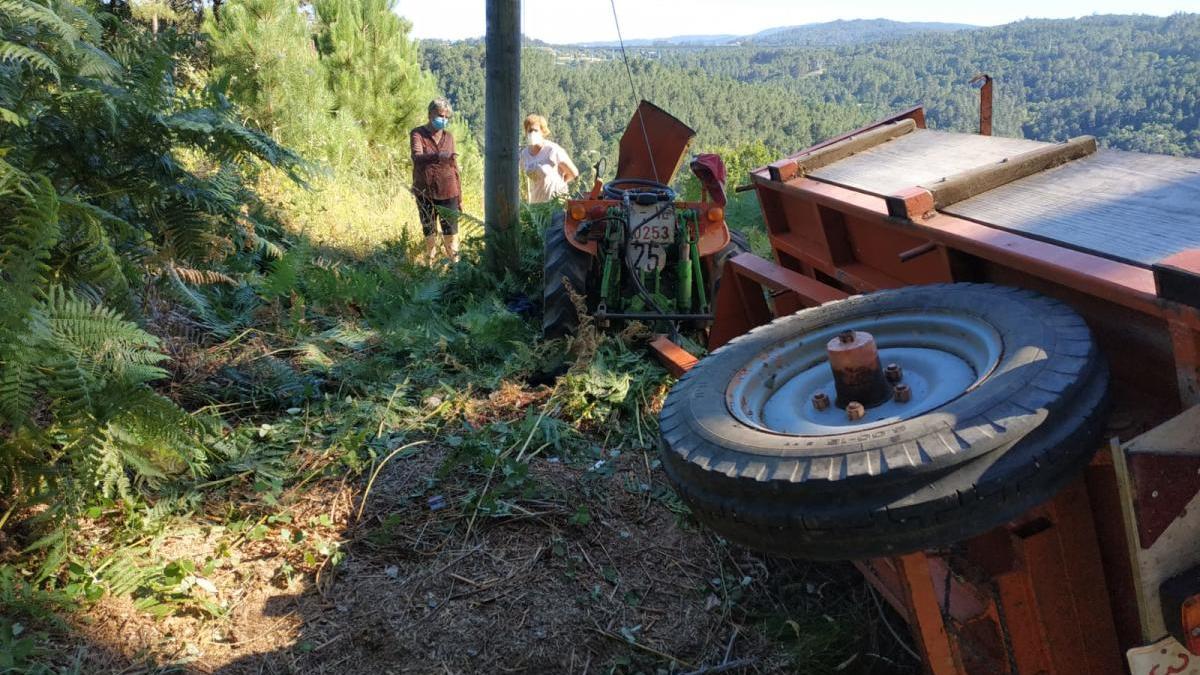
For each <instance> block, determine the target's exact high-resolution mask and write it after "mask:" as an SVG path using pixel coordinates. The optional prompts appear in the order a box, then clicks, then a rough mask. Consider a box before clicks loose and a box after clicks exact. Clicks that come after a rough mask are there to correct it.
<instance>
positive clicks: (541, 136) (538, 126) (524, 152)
mask: <svg viewBox="0 0 1200 675" xmlns="http://www.w3.org/2000/svg"><path fill="white" fill-rule="evenodd" d="M549 136H550V128H549V127H548V126H547V124H546V118H545V117H542V116H541V115H530V116H528V117H526V118H525V138H526V140H528V141H529V145H527V146H525V147H524V148H522V149H521V154H520V158H519V160H518V161H520V162H521V170H522V171H524V172H525V176H526V178H528V180H527V181H526V184H527V186H528V193H527V200H528V201H529V203H530V204H540V203H542V202H548V201H550V200H551V199H554V198H556V197H559V196H561V195H565V194H567V191H568V188H567V183H569V182H571V181H572V180H574V179H575V178H576V177H577V176H578V175H579V169H577V168H575V163H574V162H572V161H571V158H570V157H569V156H568V155H567V151H566V150H563V149H562V146H560V145H559V144H557V143H555V142H553V141H551V140H550V139H549Z"/></svg>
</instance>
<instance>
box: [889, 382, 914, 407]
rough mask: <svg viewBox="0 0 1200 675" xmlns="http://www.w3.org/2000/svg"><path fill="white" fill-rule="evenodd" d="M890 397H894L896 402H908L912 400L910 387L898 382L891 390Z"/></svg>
mask: <svg viewBox="0 0 1200 675" xmlns="http://www.w3.org/2000/svg"><path fill="white" fill-rule="evenodd" d="M892 398H895V399H896V403H908V402H909V401H911V400H912V389H909V388H908V385H907V384H898V385H896V388H895V389H893V390H892Z"/></svg>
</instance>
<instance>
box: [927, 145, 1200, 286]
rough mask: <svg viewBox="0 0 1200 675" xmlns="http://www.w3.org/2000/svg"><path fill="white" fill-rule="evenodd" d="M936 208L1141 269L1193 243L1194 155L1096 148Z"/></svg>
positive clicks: (1196, 217) (1197, 174)
mask: <svg viewBox="0 0 1200 675" xmlns="http://www.w3.org/2000/svg"><path fill="white" fill-rule="evenodd" d="M943 213H948V214H952V215H955V216H961V217H964V218H969V219H971V220H973V221H975V222H979V223H984V224H986V225H990V226H992V227H997V228H1001V229H1004V230H1008V231H1010V232H1015V233H1018V234H1021V235H1024V236H1027V237H1033V238H1035V239H1040V240H1042V241H1047V242H1050V243H1053V244H1056V245H1059V246H1065V247H1068V248H1072V249H1075V250H1078V251H1086V252H1088V253H1092V254H1095V255H1101V256H1104V257H1106V258H1109V259H1111V260H1118V261H1121V262H1125V263H1129V264H1134V265H1138V266H1140V267H1144V268H1149V267H1150V266H1152V265H1153V264H1154V263H1157V262H1159V261H1161V260H1163V259H1165V258H1168V257H1170V256H1171V255H1174V254H1176V253H1179V252H1181V251H1186V250H1188V249H1193V248H1200V159H1193V158H1187V157H1167V156H1164V155H1147V154H1141V153H1135V152H1123V151H1119V150H1100V151H1099V152H1097V153H1096V154H1094V155H1091V156H1089V157H1084V158H1082V159H1079V160H1076V161H1073V162H1068V163H1066V164H1063V165H1062V166H1059V167H1056V168H1053V169H1049V170H1047V171H1043V172H1041V173H1038V174H1034V175H1032V176H1028V177H1026V178H1022V179H1020V180H1017V181H1014V182H1012V183H1009V184H1007V185H1003V186H1000V187H998V188H996V189H994V190H991V191H989V192H985V193H983V194H981V195H978V196H976V197H972V198H971V199H968V200H966V201H963V202H959V203H957V204H953V205H951V206H950V207H947V208H946V209H945V210H944V211H943Z"/></svg>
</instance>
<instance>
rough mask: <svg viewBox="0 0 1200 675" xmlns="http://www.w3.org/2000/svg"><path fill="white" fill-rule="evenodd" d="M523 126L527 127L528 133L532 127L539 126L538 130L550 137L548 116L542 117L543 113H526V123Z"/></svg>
mask: <svg viewBox="0 0 1200 675" xmlns="http://www.w3.org/2000/svg"><path fill="white" fill-rule="evenodd" d="M522 127H523V128H524V129H525V132H526V133H528V132H529V130H530V129H531V128H533V127H537V129H538V131H541V132H542V135H543V136H545V137H546V138H550V125H548V124H546V118H545V117H542V116H541V115H537V114H534V115H526V116H525V123H524V124H523V125H522Z"/></svg>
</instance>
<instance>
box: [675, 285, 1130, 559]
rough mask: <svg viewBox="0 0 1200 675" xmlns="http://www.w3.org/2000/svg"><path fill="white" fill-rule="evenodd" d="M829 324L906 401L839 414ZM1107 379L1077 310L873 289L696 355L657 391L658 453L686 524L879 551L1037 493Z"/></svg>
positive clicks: (789, 545) (980, 295) (926, 543)
mask: <svg viewBox="0 0 1200 675" xmlns="http://www.w3.org/2000/svg"><path fill="white" fill-rule="evenodd" d="M846 330H857V331H866V332H868V333H871V334H872V335H873V336H874V340H875V344H876V345H877V347H878V352H879V358H880V359H881V360H882V362H883V363H890V362H895V363H898V364H899V365H900V366H901V373H902V374H901V382H900V383H902V384H905V385H907V386H908V393H909V395H910V398H909V399H908V400H906V401H904V402H900V400H898V398H892V397H888V398H886V399H885V401H884V402H883V403H881V404H879V405H877V406H876V407H873V408H867V409H866V410H865V415H864V416H863V417H861V418H860V419H856V420H853V421H852V420H850V419H849V417H850V416H849V415H848V414H847V412H846V410H845V409H843V408H839V407H838V406H837V405H834V404H832V401H834V400H835V397H836V391H835V386H834V382H833V374H832V372H831V370H830V366H829V361H828V358H827V355H826V346H827V344H828V343H829V341H830V340H831V339H833V338H835V337H836V336H838V335H839V334H842V333H844V331H846ZM1107 386H1108V368H1107V365H1106V363H1105V362H1104V360H1103V358H1102V357H1101V356H1100V354H1099V353H1098V351H1097V349H1096V346H1095V344H1094V343H1093V341H1092V337H1091V333H1090V332H1089V331H1088V328H1087V326H1086V325H1085V324H1084V323H1083V320H1082V319H1080V318H1079V316H1078V315H1076V314H1075V313H1074V312H1073V311H1071V310H1070V309H1069V308H1067V307H1066V306H1065V305H1063V304H1061V303H1059V302H1057V301H1055V300H1051V299H1049V298H1045V297H1043V296H1040V295H1037V294H1035V293H1032V292H1029V291H1024V290H1020V289H1015V288H1005V287H1000V286H991V285H976V284H952V285H940V286H917V287H909V288H904V289H900V290H895V291H882V292H878V293H872V294H870V295H864V296H857V297H853V298H848V299H846V300H842V301H839V302H833V303H828V304H826V305H823V306H821V307H815V308H812V309H807V310H804V311H801V312H798V313H796V314H793V315H791V316H786V317H781V318H779V319H776V320H775V321H773V322H771V323H769V324H767V325H765V326H760V327H758V328H756V329H754V330H752V331H751V332H749V333H747V334H746V335H743V336H741V337H739V338H737V339H734V340H732V341H730V342H729V343H728V344H726V345H725V346H723V347H721V348H720V349H718V350H716V351H714V352H713V353H712V354H710V355H709V356H708V357H706V358H705V359H703V360H702V361H700V363H699V364H697V365H696V366H695V367H694V368H693V369H692V370H691V371H690V372H689V373H688V374H687V375H685V376H684V377H683V378H682V379H681V380H680V381H679V382H678V383H677V384H676V385H675V387H674V388H673V389H672V390H671V392H670V394H669V395H668V396H667V400H666V403H665V404H664V406H663V410H662V414H661V416H660V428H661V435H662V449H663V465H664V468H665V469H666V471H667V474H668V476H669V478H670V479H671V481H672V482H673V483H674V485H675V486H676V488H677V489H678V490H679V493H680V494H681V495H682V496H683V497H684V499H685V500H686V501H687V502H688V504H689V505H690V506H691V508H692V510H693V512H694V513H695V515H696V517H697V518H698V519H699V520H700V521H701V522H703V523H705V524H707V525H709V526H710V527H712V528H713V529H715V530H716V531H717V532H719V533H720V534H722V535H724V536H725V537H727V538H728V539H730V540H732V541H735V542H738V543H741V544H743V545H745V546H748V547H750V548H755V549H759V550H764V551H768V552H772V553H777V554H783V555H790V556H795V557H800V558H809V559H823V560H835V559H857V558H867V557H876V556H888V555H897V554H901V553H906V552H910V551H915V550H920V549H925V548H930V547H935V546H940V545H944V544H948V543H952V542H955V541H959V540H961V539H964V538H967V537H969V536H973V535H975V534H978V533H981V532H984V531H986V530H988V529H990V528H992V527H995V526H997V525H1000V524H1002V523H1004V522H1007V521H1009V520H1011V519H1013V518H1015V517H1016V516H1018V515H1020V514H1021V513H1023V512H1025V511H1027V510H1028V509H1029V508H1032V507H1033V506H1035V505H1037V504H1039V503H1041V502H1043V501H1045V500H1047V499H1049V498H1050V497H1052V496H1053V495H1054V494H1055V492H1057V490H1058V489H1060V488H1061V487H1062V486H1063V485H1065V484H1066V482H1068V481H1069V480H1071V479H1072V478H1073V477H1075V476H1076V475H1077V474H1078V471H1079V470H1080V469H1081V468H1082V467H1083V466H1084V465H1085V464H1086V463H1087V461H1088V459H1089V458H1090V457H1091V455H1092V453H1093V452H1094V451H1095V450H1096V448H1097V447H1098V440H1099V435H1100V432H1101V431H1102V429H1103V418H1104V413H1105V410H1106V403H1107ZM889 391H890V390H889ZM818 393H820V394H824V395H825V398H824V399H821V400H820V401H819V402H821V403H824V405H825V406H826V407H824V408H823V409H818V408H819V407H820V406H818V405H815V404H814V395H816V394H818ZM818 398H819V397H818ZM900 398H902V397H900Z"/></svg>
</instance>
